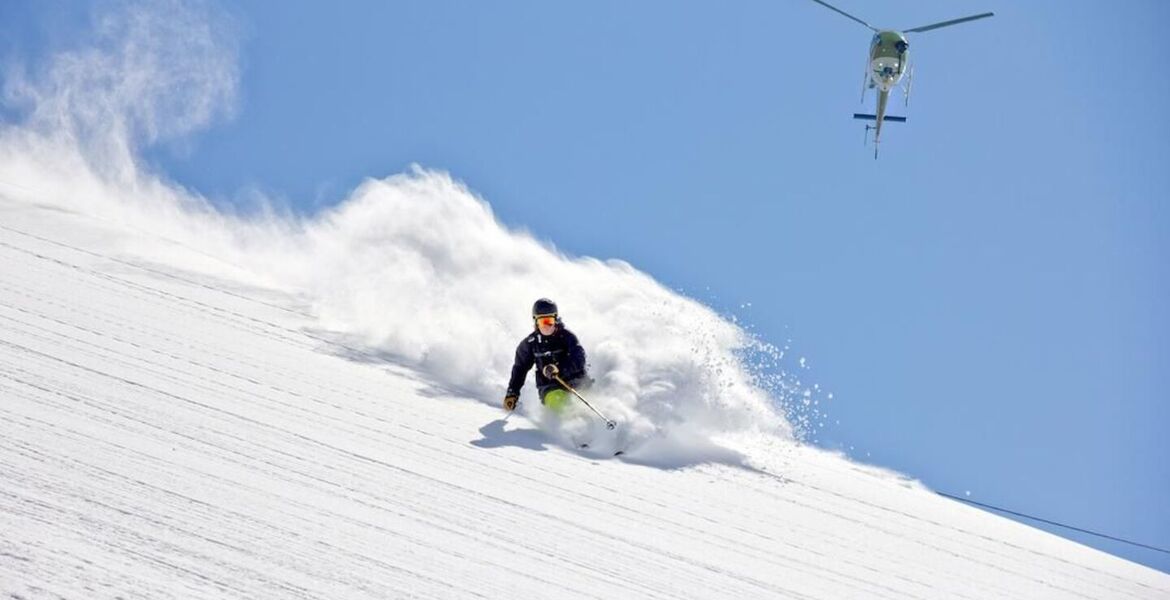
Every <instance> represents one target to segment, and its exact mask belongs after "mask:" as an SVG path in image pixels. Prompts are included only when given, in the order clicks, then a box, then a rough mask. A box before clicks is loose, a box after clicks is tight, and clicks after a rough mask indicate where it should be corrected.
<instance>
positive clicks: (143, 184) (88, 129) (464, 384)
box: [0, 3, 802, 466]
mask: <svg viewBox="0 0 1170 600" xmlns="http://www.w3.org/2000/svg"><path fill="white" fill-rule="evenodd" d="M232 30H233V27H231V24H230V23H227V22H225V21H224V19H221V18H220V17H217V16H215V15H213V14H211V13H210V12H209V11H207V10H204V9H203V8H202V5H190V4H177V3H167V4H164V5H159V4H150V5H139V4H125V5H119V8H118V9H117V10H116V11H115V12H114V13H113V14H110V15H106V16H101V17H98V18H97V19H96V34H95V36H94V39H93V40H91V44H90V45H89V46H87V47H84V48H80V49H73V50H68V51H65V52H62V53H60V54H58V55H56V56H55V57H54V58H53V59H52V60H50V61H49V62H48V63H47V64H46V65H45V66H44V68H43V69H42V70H41V71H39V72H35V73H34V74H32V75H29V74H26V72H25V70H21V69H14V70H11V71H10V75H9V78H8V80H7V83H6V86H5V98H6V99H7V101H8V102H9V105H10V106H13V107H16V108H18V109H20V111H21V113H22V114H23V116H24V119H23V122H21V123H20V124H17V125H6V126H4V128H3V130H2V131H0V169H2V173H3V175H2V176H0V177H2V178H3V184H4V193H5V195H7V196H10V197H22V196H23V197H25V198H27V199H30V200H35V201H37V202H40V203H52V204H54V205H56V206H57V207H59V208H64V209H68V210H72V211H75V212H79V213H83V214H87V215H91V216H94V217H98V218H102V219H105V220H113V221H117V222H119V223H120V224H121V225H123V226H129V227H130V228H133V229H138V230H141V231H146V232H150V234H151V235H150V236H149V237H146V236H132V239H133V241H131V242H129V245H126V246H123V247H122V248H121V249H122V251H123V252H126V253H130V254H135V255H138V256H140V257H143V258H145V259H147V260H150V261H152V262H155V263H162V264H166V265H169V266H170V267H173V268H179V269H183V270H187V271H194V272H201V273H208V274H213V275H216V276H218V277H228V278H232V279H236V280H240V281H245V282H247V283H248V284H250V285H253V286H263V287H270V288H278V289H280V290H283V291H286V292H291V293H293V294H295V295H296V296H297V297H299V298H301V299H303V300H304V301H305V302H306V303H307V304H308V305H310V306H311V307H312V313H313V315H314V318H315V319H317V321H318V323H317V326H316V329H318V330H321V331H325V332H328V335H332V336H336V337H337V338H339V339H344V340H345V346H346V347H350V348H352V347H355V345H356V346H357V347H360V348H362V349H363V355H365V356H367V357H368V356H380V357H385V358H386V359H387V360H392V361H394V362H396V363H399V364H404V365H406V366H409V367H412V368H415V369H418V370H420V371H422V372H423V373H425V374H426V375H427V376H428V377H429V378H430V379H432V380H433V381H434V382H436V383H437V384H438V385H439V386H440V387H442V388H444V389H447V390H454V391H457V392H458V393H459V394H461V395H464V396H469V397H473V398H475V399H477V400H480V401H483V402H487V403H491V404H499V403H500V401H501V399H502V396H503V392H504V386H505V384H506V381H507V377H508V373H509V370H510V367H511V363H512V357H513V351H514V349H515V347H516V345H517V343H518V342H519V341H520V339H521V338H522V337H523V336H524V335H526V334H528V333H529V332H530V331H531V330H532V321H531V319H530V316H529V310H530V307H531V305H532V302H533V301H534V300H535V299H536V298H538V297H542V296H545V297H549V298H552V299H554V300H555V301H556V302H557V303H558V304H559V305H560V308H561V313H562V315H563V318H564V320H565V322H566V324H567V326H568V327H569V328H571V329H572V330H573V331H575V332H576V333H577V334H578V336H579V337H580V338H581V340H582V341H583V343H584V345H585V347H586V350H587V352H588V354H589V359H590V370H591V374H592V375H593V376H594V377H595V378H596V383H595V385H593V387H592V388H591V389H589V391H588V396H589V398H590V400H591V401H592V402H593V403H594V405H595V406H596V407H597V408H598V409H600V410H601V411H602V412H604V413H606V415H607V416H609V417H610V418H612V419H615V420H618V421H620V422H623V423H624V424H625V426H624V427H623V428H622V429H624V430H625V431H626V432H628V434H629V435H630V436H631V437H632V438H633V441H634V443H635V447H637V448H638V449H637V450H635V451H632V452H631V456H632V458H634V459H638V460H642V461H644V462H647V463H650V464H657V465H663V466H676V465H685V464H693V463H695V462H702V461H710V460H718V461H736V460H741V458H742V455H743V454H747V455H750V454H752V452H753V451H760V450H761V449H762V447H763V446H773V445H774V444H785V443H788V442H789V441H790V440H791V439H792V430H791V427H790V425H789V423H788V421H787V420H786V419H785V418H784V416H783V415H782V414H781V413H780V412H779V410H778V408H777V407H778V406H781V405H784V404H785V403H792V402H793V401H794V400H795V401H796V402H797V403H798V401H799V400H798V399H799V396H800V394H801V391H802V390H800V389H798V388H797V387H795V386H793V385H792V380H791V379H789V378H785V377H783V376H780V377H779V378H776V377H773V378H771V379H768V378H762V377H761V375H760V373H759V370H758V369H755V368H752V367H750V366H749V365H748V364H747V363H748V361H746V360H745V358H744V357H745V355H749V354H750V355H755V356H764V357H768V356H771V357H772V360H774V359H775V356H776V354H777V353H776V351H775V350H774V349H772V348H770V347H768V346H766V345H763V344H760V343H759V342H757V341H756V340H754V339H753V337H752V336H750V335H749V334H747V333H746V332H745V331H744V330H743V329H742V328H740V327H739V326H738V325H736V324H735V323H733V322H730V321H728V320H726V319H724V318H722V317H720V316H719V315H718V314H716V313H715V312H714V311H712V310H711V309H709V308H707V307H705V306H703V305H702V304H700V303H698V302H696V301H694V300H691V299H689V298H686V297H683V296H681V295H679V294H677V293H674V292H672V291H670V290H668V289H666V288H665V287H663V286H662V285H660V284H658V283H657V282H655V281H654V280H653V279H652V278H651V277H649V276H648V275H646V274H644V273H641V272H639V271H638V270H636V269H635V268H633V267H632V266H630V265H629V264H626V263H625V262H621V261H600V260H595V259H591V258H573V257H568V256H565V255H564V254H562V253H560V252H558V251H556V250H555V248H553V247H552V246H551V245H549V244H547V243H543V242H540V241H538V240H536V239H534V238H533V237H531V236H530V235H528V234H526V233H524V232H517V231H513V230H509V229H508V228H506V227H504V226H502V225H501V224H500V223H499V222H498V221H497V220H496V219H495V217H494V216H493V214H492V212H491V209H490V207H489V206H488V204H487V203H486V202H485V201H483V200H482V199H480V198H478V197H476V196H475V195H474V194H473V193H472V192H471V191H469V190H468V189H467V188H466V187H465V186H463V185H461V184H460V183H458V182H457V181H455V180H454V179H452V178H451V177H450V176H448V175H447V174H445V173H441V172H435V171H429V170H424V169H421V168H415V169H413V170H412V171H411V172H409V173H405V174H401V175H396V176H392V177H389V178H387V179H383V180H369V181H367V182H365V183H364V184H362V185H361V186H360V187H358V189H356V190H355V191H354V192H353V193H352V194H351V196H350V197H349V198H348V199H347V200H345V201H343V202H342V203H340V204H339V205H337V206H335V207H333V208H331V209H329V210H326V211H324V212H322V213H321V214H317V215H312V216H308V217H289V216H273V215H271V214H262V215H258V216H250V217H240V216H236V215H228V214H223V213H221V212H217V211H216V210H215V209H213V208H212V207H211V206H210V204H209V203H207V202H206V201H205V200H203V199H202V198H200V197H199V196H198V195H196V194H193V193H191V192H189V191H187V190H184V189H182V188H181V187H179V186H177V185H175V184H173V183H171V182H168V181H167V180H166V179H165V178H164V177H162V176H160V175H158V174H155V173H151V172H150V171H149V170H148V169H146V168H145V167H144V166H143V164H142V161H141V160H140V158H139V151H140V150H141V148H142V147H144V146H145V145H149V144H155V143H159V142H161V141H166V140H173V139H176V138H178V137H181V136H183V135H186V134H189V133H191V132H193V131H196V130H198V129H199V128H200V127H204V126H206V125H207V124H208V123H210V122H211V121H212V120H213V119H214V118H216V117H218V116H223V115H228V114H230V113H231V112H232V110H231V109H232V105H233V102H234V95H235V90H236V86H237V80H238V72H237V67H236V64H237V63H236V49H235V48H236V43H235V41H234V39H233V38H232V37H231V35H225V34H223V33H222V32H225V31H226V32H230V31H232ZM128 239H130V238H128ZM144 240H146V241H144ZM150 240H154V241H153V242H152V241H150ZM192 250H194V252H192ZM521 410H522V412H523V413H525V414H526V415H527V416H528V417H529V418H530V419H531V421H532V422H535V423H542V424H543V425H544V426H545V427H546V428H547V429H548V430H549V431H550V433H551V434H552V435H554V436H555V437H559V438H561V439H564V440H568V439H570V438H574V437H587V436H589V435H591V433H590V432H589V431H585V430H586V429H590V428H595V426H596V420H595V419H593V418H592V417H591V416H590V415H589V413H587V412H584V411H582V414H581V415H579V416H578V417H575V418H569V419H566V420H564V421H563V422H561V421H557V422H554V421H551V420H549V419H548V418H547V417H546V416H544V415H543V414H542V411H541V407H540V402H539V400H538V399H537V397H536V394H535V390H533V389H532V384H531V381H530V382H529V384H528V385H527V386H526V389H525V393H524V395H523V397H522V408H521Z"/></svg>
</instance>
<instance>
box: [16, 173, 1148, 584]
mask: <svg viewBox="0 0 1170 600" xmlns="http://www.w3.org/2000/svg"><path fill="white" fill-rule="evenodd" d="M128 222H129V221H128V220H127V219H121V218H118V219H112V220H105V221H103V220H99V219H96V218H94V217H93V216H87V215H86V214H83V213H82V212H81V211H77V210H74V209H71V208H70V204H69V203H68V202H64V201H62V202H50V203H46V202H37V201H35V200H30V199H29V198H28V194H20V193H15V192H14V191H13V190H12V189H9V190H8V191H7V192H4V193H3V194H2V195H0V265H2V266H0V269H2V278H0V596H3V597H7V598H29V599H31V598H58V597H64V598H115V597H125V598H133V597H146V598H172V597H173V598H213V597H225V598H398V597H423V598H465V597H482V598H717V597H718V598H784V597H791V598H846V597H853V598H988V597H996V598H1044V597H1053V598H1094V599H1095V598H1167V597H1170V576H1168V575H1165V574H1162V573H1159V572H1156V571H1154V570H1151V569H1148V568H1145V567H1142V566H1139V565H1136V564H1133V563H1130V562H1126V561H1124V560H1122V559H1119V558H1116V557H1113V556H1110V555H1107V554H1104V553H1101V552H1099V551H1096V550H1092V549H1089V548H1086V547H1084V546H1080V545H1077V544H1075V543H1073V542H1070V541H1067V540H1064V539H1061V538H1059V537H1056V536H1053V535H1050V534H1047V533H1044V532H1041V531H1038V530H1035V529H1031V528H1028V527H1026V526H1024V525H1021V524H1019V523H1016V522H1013V521H1010V520H1006V519H1002V518H999V517H996V516H993V515H990V514H987V513H984V512H982V511H978V510H975V509H972V508H970V507H967V506H964V505H961V504H958V503H955V502H951V501H947V500H944V499H942V498H940V497H938V496H936V495H934V494H933V493H931V492H930V491H928V490H924V489H922V488H921V487H920V486H918V485H915V484H913V483H912V482H908V481H906V480H904V479H902V478H900V477H898V476H896V475H892V474H888V473H884V472H880V471H877V470H875V469H872V468H867V467H863V466H859V465H856V464H853V463H850V462H848V461H846V460H843V459H842V458H840V457H837V456H834V455H830V454H826V453H824V452H821V451H818V450H815V449H812V448H809V447H806V446H802V445H800V444H798V443H796V442H794V441H792V440H791V438H789V437H786V436H785V435H784V434H783V432H782V431H780V432H774V435H771V436H770V437H767V436H763V434H759V435H756V437H755V438H753V441H751V443H750V444H749V443H747V442H744V441H743V440H742V439H741V440H739V441H736V440H734V439H732V440H730V441H729V440H728V439H726V438H725V437H720V436H718V435H710V436H708V437H706V438H702V439H706V440H709V441H711V442H712V447H711V448H708V449H707V450H706V451H704V452H703V453H700V454H699V455H696V456H682V460H674V461H672V460H669V459H671V458H674V459H678V458H679V455H678V454H676V452H677V451H678V448H673V449H672V448H670V447H667V448H662V447H660V448H657V449H655V448H653V447H652V445H651V448H650V450H648V451H647V454H645V455H644V456H643V458H642V459H639V458H638V457H637V456H636V454H637V452H635V453H633V454H635V456H631V458H630V459H629V460H622V459H598V458H596V457H591V456H587V455H583V454H580V453H577V452H573V451H569V450H566V449H565V448H564V446H563V445H561V444H560V443H559V442H558V441H557V437H556V436H555V435H551V434H547V433H544V432H542V431H541V430H540V429H538V428H537V426H536V425H535V423H536V422H537V421H538V419H537V418H536V415H535V413H531V412H530V413H529V414H528V416H525V415H517V416H513V417H510V418H504V415H503V413H502V412H501V411H500V410H499V409H498V408H497V407H495V406H492V405H491V404H490V403H488V402H485V401H484V398H477V397H475V393H474V392H469V391H468V390H469V386H470V380H469V379H468V378H466V377H461V376H458V374H456V375H450V374H444V372H442V371H441V370H439V369H436V368H435V367H434V365H431V364H429V363H427V362H426V361H425V360H422V359H419V358H418V357H409V356H405V357H404V356H401V355H400V354H399V353H396V352H387V353H380V352H378V351H377V348H378V347H379V346H378V345H377V344H372V343H370V338H369V336H360V335H359V336H355V334H354V332H353V331H345V330H343V328H338V327H331V326H330V321H329V319H327V318H325V317H323V316H322V314H321V310H322V307H321V306H320V305H315V304H307V303H306V296H305V295H302V294H300V293H298V292H297V290H290V289H289V288H287V287H284V288H282V287H280V286H274V285H268V284H265V283H264V282H259V281H255V280H254V281H251V282H247V281H245V280H244V278H242V277H231V276H227V275H225V274H224V273H226V272H229V271H230V270H231V269H221V270H222V271H224V273H220V274H218V275H212V274H210V271H213V269H198V268H193V265H198V264H202V261H211V262H215V261H214V260H211V259H208V258H207V256H206V255H205V254H203V251H202V250H199V251H197V250H195V249H193V247H190V246H188V245H182V244H177V243H173V242H172V241H168V238H167V237H166V236H165V235H160V232H161V231H162V230H164V229H166V228H165V227H162V226H161V223H162V222H161V221H160V226H159V227H149V226H148V225H149V223H135V226H134V227H131V226H130V225H128V224H127V223H128ZM188 233H190V232H188ZM195 233H196V235H197V234H198V233H199V232H195ZM171 239H173V238H171ZM185 243H186V242H185ZM147 248H149V249H150V251H149V252H145V251H143V249H147ZM221 266H222V265H221ZM442 275H443V274H442V273H436V274H433V276H435V277H441V276H442ZM404 293H407V294H409V293H410V292H409V290H404ZM314 297H316V296H314ZM392 324H393V322H392ZM396 326H405V325H396ZM391 329H393V327H391ZM503 329H504V330H508V329H509V328H507V327H505V328H503ZM378 339H383V340H384V339H385V338H384V336H383V337H382V338H378ZM671 350H672V351H674V352H678V353H683V354H686V353H688V352H690V351H692V350H693V348H687V347H678V348H672V349H671ZM501 352H503V353H504V354H505V358H504V360H505V362H506V361H507V360H508V358H507V356H506V355H507V353H508V350H501ZM615 385H616V384H615ZM531 404H532V402H531V401H529V405H531ZM634 406H635V408H636V405H634ZM530 410H535V409H530ZM757 433H759V432H757ZM680 439H681V438H680ZM737 444H738V445H737ZM718 448H724V449H725V450H726V452H724V453H722V454H721V453H720V452H718V451H717V449H718ZM680 465H681V466H680ZM671 466H677V467H679V468H668V467H671Z"/></svg>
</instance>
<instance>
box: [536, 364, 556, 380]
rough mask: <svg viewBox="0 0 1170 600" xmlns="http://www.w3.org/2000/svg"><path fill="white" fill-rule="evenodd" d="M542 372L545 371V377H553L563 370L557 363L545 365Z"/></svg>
mask: <svg viewBox="0 0 1170 600" xmlns="http://www.w3.org/2000/svg"><path fill="white" fill-rule="evenodd" d="M540 372H541V373H544V376H545V377H548V378H549V379H552V378H553V377H556V376H557V375H558V374H560V372H561V370H560V369H558V368H557V366H556V365H553V364H549V365H545V366H544V368H543V369H541V371H540Z"/></svg>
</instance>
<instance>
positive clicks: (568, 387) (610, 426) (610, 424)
mask: <svg viewBox="0 0 1170 600" xmlns="http://www.w3.org/2000/svg"><path fill="white" fill-rule="evenodd" d="M553 378H554V379H556V380H557V383H559V384H561V385H563V386H564V387H565V389H566V390H569V391H570V392H573V395H574V396H576V397H577V398H578V399H580V400H581V402H584V403H585V406H588V407H589V410H591V411H593V412H594V414H596V415H597V416H599V417H601V420H602V421H605V428H606V429H613V428H614V425H615V423H614V422H613V421H610V420H609V419H607V418H605V415H603V414H601V413H600V412H598V411H597V409H596V408H593V405H592V404H590V403H589V401H588V400H586V399H585V396H582V395H581V392H578V391H577V390H575V389H573V386H571V385H569V384H567V383H565V380H564V379H561V376H560V375H556V374H554V375H553Z"/></svg>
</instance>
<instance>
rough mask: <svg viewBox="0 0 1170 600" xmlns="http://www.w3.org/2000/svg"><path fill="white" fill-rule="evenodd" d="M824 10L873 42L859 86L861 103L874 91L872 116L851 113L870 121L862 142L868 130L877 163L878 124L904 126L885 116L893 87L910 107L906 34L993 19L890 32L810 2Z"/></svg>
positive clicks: (980, 16)
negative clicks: (852, 24)
mask: <svg viewBox="0 0 1170 600" xmlns="http://www.w3.org/2000/svg"><path fill="white" fill-rule="evenodd" d="M812 1H813V2H816V3H817V4H820V5H821V6H824V7H825V8H827V9H829V10H831V11H833V12H836V13H838V14H840V15H842V16H844V17H846V18H848V19H850V20H852V21H856V22H858V23H861V24H862V25H864V26H866V27H868V28H869V29H871V30H872V31H873V32H874V34H873V39H872V40H871V41H870V43H869V59H868V60H867V62H866V68H865V79H863V80H862V84H861V101H862V102H865V92H866V90H870V89H875V88H876V89H877V94H878V97H877V110H876V111H875V112H874V114H865V113H853V118H854V119H860V120H863V121H873V122H874V124H873V125H870V124H868V123H867V124H866V125H865V136H866V140H867V141H868V139H869V131H870V130H871V129H872V130H873V132H874V134H873V157H874V159H877V155H878V143H879V142H880V141H881V136H882V122H883V121H892V122H897V123H905V122H906V117H898V116H893V115H887V114H886V103H887V102H888V101H889V99H890V91H891V90H893V89H894V88H895V87H899V86H901V87H902V91H903V92H904V94H905V96H906V106H909V105H910V87H911V85H912V84H913V81H914V69H913V67H911V66H910V65H909V62H910V42H909V41H907V40H906V34H907V33H922V32H924V31H930V30H932V29H940V28H942V27H950V26H951V25H958V24H959V23H966V22H968V21H974V20H976V19H983V18H987V17H990V16H994V15H995V13H991V12H986V13H982V14H978V15H971V16H969V17H962V18H959V19H951V20H949V21H941V22H939V23H932V24H930V25H923V26H921V27H914V28H912V29H905V30H902V31H897V30H894V29H878V28H877V27H874V26H873V25H870V24H869V23H866V22H865V21H862V20H861V19H858V18H857V17H855V16H853V15H851V14H849V13H847V12H845V11H843V10H841V9H839V8H837V7H836V6H833V5H832V4H829V3H828V2H824V1H823V0H812ZM903 75H906V81H905V85H902V83H903V82H902V76H903Z"/></svg>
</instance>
